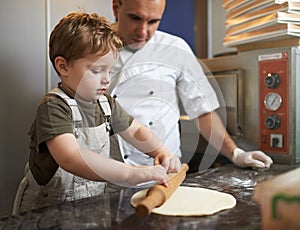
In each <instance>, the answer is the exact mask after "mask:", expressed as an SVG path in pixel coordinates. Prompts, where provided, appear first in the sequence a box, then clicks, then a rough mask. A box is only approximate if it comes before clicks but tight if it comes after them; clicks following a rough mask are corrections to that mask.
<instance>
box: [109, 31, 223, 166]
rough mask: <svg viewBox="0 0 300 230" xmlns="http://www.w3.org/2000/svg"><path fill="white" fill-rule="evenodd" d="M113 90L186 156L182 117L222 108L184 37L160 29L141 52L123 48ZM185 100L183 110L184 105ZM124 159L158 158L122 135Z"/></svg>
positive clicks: (126, 106)
mask: <svg viewBox="0 0 300 230" xmlns="http://www.w3.org/2000/svg"><path fill="white" fill-rule="evenodd" d="M109 92H110V93H111V95H112V96H113V97H115V98H116V100H117V101H118V102H119V103H120V104H121V105H122V106H123V108H124V109H125V110H126V111H127V112H128V113H129V114H131V115H132V116H133V117H134V118H135V119H136V120H137V121H139V122H141V123H142V124H144V125H145V126H147V127H149V128H150V129H151V130H152V131H153V132H154V133H155V134H156V135H157V136H158V137H159V138H161V139H162V140H163V142H164V144H165V145H166V147H167V148H168V149H169V150H170V151H171V152H172V153H174V154H176V155H177V156H179V157H181V150H180V132H179V124H178V121H179V117H180V114H187V115H188V116H189V117H190V119H194V118H197V117H198V116H200V115H202V114H205V113H207V112H211V111H214V110H215V109H216V108H218V107H219V103H218V99H217V96H216V94H215V92H214V90H213V88H212V87H211V85H210V83H209V82H208V80H207V77H206V76H205V74H204V72H203V70H202V68H201V66H200V64H199V62H198V60H197V58H196V57H195V56H194V54H193V52H192V50H191V49H190V47H189V46H188V44H187V43H186V42H185V41H183V40H182V39H181V38H178V37H176V36H173V35H170V34H167V33H164V32H161V31H156V32H155V34H154V36H153V37H152V38H151V40H150V41H149V42H148V43H147V44H146V45H145V46H144V47H143V48H141V49H139V50H138V51H135V52H133V51H132V50H130V49H129V48H126V47H125V48H123V49H122V50H121V51H120V58H119V60H118V63H117V65H116V66H115V68H114V69H113V71H112V80H111V87H110V89H109ZM179 101H180V102H181V104H182V107H183V110H184V111H180V110H181V109H182V108H180V107H181V106H180V105H179ZM118 141H119V146H120V150H121V153H122V157H123V159H124V161H125V163H127V164H130V165H153V159H152V158H150V157H148V156H147V155H145V154H143V153H141V152H140V151H139V150H137V149H136V148H134V147H133V146H131V145H130V144H128V143H127V142H125V141H124V140H123V139H122V138H121V137H118Z"/></svg>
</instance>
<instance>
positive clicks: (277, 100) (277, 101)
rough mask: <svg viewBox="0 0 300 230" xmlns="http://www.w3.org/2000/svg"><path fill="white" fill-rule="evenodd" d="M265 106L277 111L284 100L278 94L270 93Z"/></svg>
mask: <svg viewBox="0 0 300 230" xmlns="http://www.w3.org/2000/svg"><path fill="white" fill-rule="evenodd" d="M264 103H265V106H266V108H267V109H268V110H270V111H276V110H277V109H279V108H280V106H281V103H282V98H281V96H280V95H279V94H278V93H268V94H267V95H266V97H265V100H264Z"/></svg>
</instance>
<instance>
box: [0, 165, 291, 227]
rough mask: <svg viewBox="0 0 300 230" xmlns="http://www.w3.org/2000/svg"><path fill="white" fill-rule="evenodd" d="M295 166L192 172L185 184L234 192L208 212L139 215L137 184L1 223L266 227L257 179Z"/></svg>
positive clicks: (225, 168)
mask: <svg viewBox="0 0 300 230" xmlns="http://www.w3.org/2000/svg"><path fill="white" fill-rule="evenodd" d="M295 167H296V166H288V165H273V166H272V167H271V168H270V169H269V170H267V171H253V170H251V169H239V168H237V167H235V166H233V165H226V166H222V167H218V168H212V169H209V170H207V171H206V172H204V173H199V172H198V173H192V174H189V175H187V177H186V179H185V181H184V182H183V184H182V185H183V186H184V185H186V186H191V187H204V188H210V189H215V190H218V191H221V192H227V193H230V194H232V195H233V196H234V197H235V198H236V199H237V205H236V206H235V207H234V208H233V209H230V210H225V211H221V212H219V213H217V214H215V215H211V216H205V217H170V216H161V215H156V214H151V215H149V216H148V217H146V218H145V219H140V218H139V217H137V216H136V215H135V210H134V208H132V207H131V205H130V203H129V201H130V198H131V196H132V195H133V194H134V193H135V192H137V191H138V190H137V189H125V190H121V191H116V192H112V193H109V194H105V195H103V196H97V197H92V198H87V199H82V200H78V201H75V202H69V203H65V204H61V205H57V206H54V207H47V208H43V209H38V210H33V211H31V212H26V213H22V214H20V215H18V216H9V217H4V218H1V219H0V229H14V230H15V229H122V230H124V229H130V230H132V229H145V230H149V229H155V230H159V229H163V230H169V229H170V230H173V229H188V230H191V229H222V230H223V229H230V230H233V229H239V230H240V229H249V230H250V229H251V230H254V229H261V218H260V209H259V206H258V205H257V204H256V203H255V202H254V201H253V199H252V196H253V191H254V187H255V185H256V184H257V183H258V182H261V181H263V180H266V179H270V178H272V177H273V176H274V175H277V174H280V173H283V172H286V171H289V170H291V169H293V168H295Z"/></svg>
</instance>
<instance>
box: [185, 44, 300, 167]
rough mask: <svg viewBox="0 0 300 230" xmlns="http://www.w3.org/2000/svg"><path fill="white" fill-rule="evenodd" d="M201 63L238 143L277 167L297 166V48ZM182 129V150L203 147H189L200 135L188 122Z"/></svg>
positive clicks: (299, 140) (299, 54)
mask: <svg viewBox="0 0 300 230" xmlns="http://www.w3.org/2000/svg"><path fill="white" fill-rule="evenodd" d="M201 62H202V63H203V66H204V69H205V72H206V73H207V76H208V78H211V77H212V76H213V77H214V79H215V81H214V82H217V87H216V86H214V84H212V85H213V87H215V88H216V91H218V90H221V92H222V94H223V95H222V98H224V104H223V105H222V103H221V108H220V110H225V111H226V114H227V116H226V121H225V122H224V124H226V128H227V130H228V132H229V133H230V135H231V136H232V138H233V139H234V140H235V141H236V143H237V144H238V145H239V146H240V147H241V148H244V149H245V150H254V149H260V150H262V151H264V152H265V153H267V154H268V155H270V156H271V157H272V158H273V160H274V162H275V163H283V164H296V163H299V162H300V114H299V113H300V47H299V46H288V47H281V48H272V49H257V50H251V51H243V52H239V53H238V54H236V55H228V56H221V57H216V58H211V59H204V60H201ZM182 126H183V127H182V149H183V152H184V153H190V154H191V152H193V150H195V149H199V145H201V144H203V143H202V142H201V141H194V142H197V145H198V146H197V147H194V146H195V143H192V144H193V145H191V139H192V140H195V139H196V140H198V139H199V138H198V134H197V132H196V131H195V130H194V129H192V128H191V127H190V126H191V124H190V123H189V122H188V121H185V122H183V125H182ZM191 146H192V147H191ZM187 158H189V157H187Z"/></svg>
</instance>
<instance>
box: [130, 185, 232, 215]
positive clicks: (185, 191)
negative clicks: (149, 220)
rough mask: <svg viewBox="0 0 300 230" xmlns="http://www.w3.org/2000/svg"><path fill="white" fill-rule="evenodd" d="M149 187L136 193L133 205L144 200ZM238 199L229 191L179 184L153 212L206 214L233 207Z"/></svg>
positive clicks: (132, 199) (163, 213) (161, 213)
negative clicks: (228, 192)
mask: <svg viewBox="0 0 300 230" xmlns="http://www.w3.org/2000/svg"><path fill="white" fill-rule="evenodd" d="M147 191H148V190H147V189H145V190H141V191H139V192H137V193H135V194H134V195H133V196H132V197H131V200H130V203H131V205H132V206H133V207H136V206H137V204H138V203H139V202H140V201H142V200H143V199H144V198H145V197H146V194H147ZM235 205H236V199H235V198H234V197H233V196H232V195H230V194H227V193H223V192H218V191H215V190H211V189H205V188H197V187H185V186H179V187H178V189H176V191H175V192H174V193H173V194H172V196H171V197H170V198H169V199H168V200H167V201H166V202H165V203H164V204H163V205H162V206H160V207H158V208H154V209H153V210H152V213H156V214H160V215H167V216H205V215H212V214H214V213H217V212H219V211H221V210H225V209H230V208H233V207H234V206H235Z"/></svg>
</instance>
